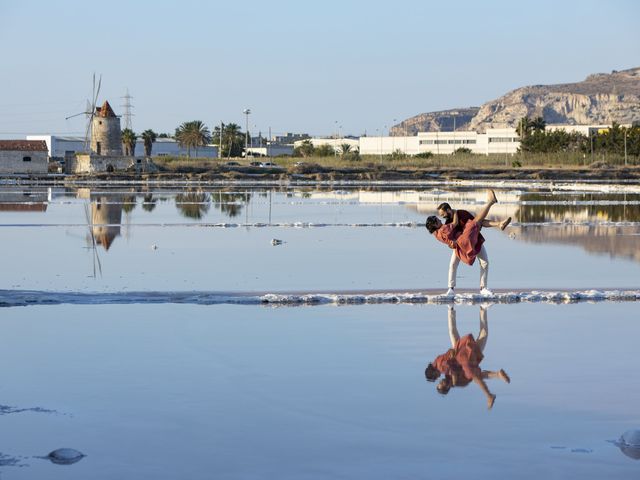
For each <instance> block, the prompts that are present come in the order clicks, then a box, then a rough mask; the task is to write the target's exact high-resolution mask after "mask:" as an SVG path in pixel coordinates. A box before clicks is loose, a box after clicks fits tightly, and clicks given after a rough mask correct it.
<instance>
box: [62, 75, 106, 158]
mask: <svg viewBox="0 0 640 480" xmlns="http://www.w3.org/2000/svg"><path fill="white" fill-rule="evenodd" d="M101 85H102V75H100V77H99V78H98V84H97V85H96V74H95V73H94V74H93V90H92V93H91V99H90V100H87V107H86V108H85V111H84V112H80V113H76V114H73V115H70V116H68V117H66V118H65V120H69V119H70V118H73V117H77V116H79V115H84V116H85V117H86V118H87V126H86V127H85V134H84V150H85V151H86V152H88V151H89V149H90V145H91V125H92V124H93V117H94V116H95V114H96V104H97V103H98V95H100V86H101Z"/></svg>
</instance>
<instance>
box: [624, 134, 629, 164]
mask: <svg viewBox="0 0 640 480" xmlns="http://www.w3.org/2000/svg"><path fill="white" fill-rule="evenodd" d="M627 131H628V129H627V128H626V127H625V129H624V166H625V167H626V166H627Z"/></svg>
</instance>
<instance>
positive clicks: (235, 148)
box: [212, 123, 245, 158]
mask: <svg viewBox="0 0 640 480" xmlns="http://www.w3.org/2000/svg"><path fill="white" fill-rule="evenodd" d="M220 128H221V127H220V126H219V125H218V126H216V127H215V128H214V130H213V139H212V142H213V144H214V145H218V148H220V155H221V156H223V157H227V158H231V157H240V156H242V152H243V150H244V142H245V134H244V133H243V132H242V130H241V129H240V125H238V124H237V123H228V124H226V125H225V124H224V123H223V124H222V146H221V145H220Z"/></svg>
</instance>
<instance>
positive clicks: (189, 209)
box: [176, 191, 211, 220]
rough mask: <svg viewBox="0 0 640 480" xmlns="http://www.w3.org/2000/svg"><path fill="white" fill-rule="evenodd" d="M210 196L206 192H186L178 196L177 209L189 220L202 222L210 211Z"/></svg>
mask: <svg viewBox="0 0 640 480" xmlns="http://www.w3.org/2000/svg"><path fill="white" fill-rule="evenodd" d="M210 201H211V199H210V197H209V194H208V193H205V192H200V191H196V192H186V193H180V194H178V195H176V207H178V211H179V212H180V213H181V214H182V215H183V216H184V217H187V218H193V219H195V220H200V219H201V218H202V217H203V216H204V214H205V213H207V212H208V211H209V206H210V205H209V202H210Z"/></svg>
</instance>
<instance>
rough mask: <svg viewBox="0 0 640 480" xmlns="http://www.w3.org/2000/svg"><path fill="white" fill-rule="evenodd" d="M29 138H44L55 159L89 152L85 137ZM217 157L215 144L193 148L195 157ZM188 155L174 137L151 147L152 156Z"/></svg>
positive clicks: (138, 147)
mask: <svg viewBox="0 0 640 480" xmlns="http://www.w3.org/2000/svg"><path fill="white" fill-rule="evenodd" d="M27 140H43V141H44V142H45V143H46V144H47V149H48V150H49V157H50V158H52V159H55V160H62V159H64V158H65V157H69V156H73V155H75V154H76V153H87V152H88V150H89V149H88V145H87V143H86V142H85V140H84V138H83V137H68V136H58V135H27ZM196 153H197V156H198V157H205V158H216V157H217V156H218V147H217V146H215V145H207V146H205V147H199V148H198V151H197V152H196V151H195V150H194V149H191V156H192V157H195V156H196ZM135 154H136V155H137V156H143V155H144V142H143V141H142V139H138V141H137V142H136V149H135ZM167 156H175V157H186V156H187V149H186V148H183V147H181V146H180V145H178V142H176V141H175V140H174V139H172V138H158V139H156V141H155V142H153V147H152V149H151V157H167Z"/></svg>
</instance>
